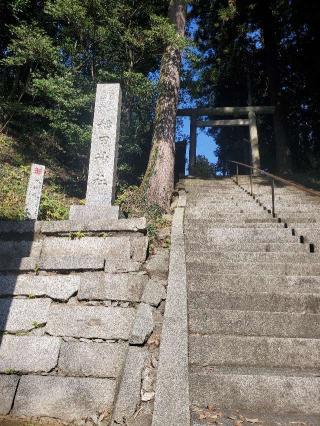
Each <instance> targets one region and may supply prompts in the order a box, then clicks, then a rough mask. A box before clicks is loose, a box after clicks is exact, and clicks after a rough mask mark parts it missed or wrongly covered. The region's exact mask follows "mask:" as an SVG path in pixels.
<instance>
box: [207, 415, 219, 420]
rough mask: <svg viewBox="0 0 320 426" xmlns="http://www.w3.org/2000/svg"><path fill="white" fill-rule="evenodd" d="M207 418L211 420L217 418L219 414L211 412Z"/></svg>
mask: <svg viewBox="0 0 320 426" xmlns="http://www.w3.org/2000/svg"><path fill="white" fill-rule="evenodd" d="M207 418H208V419H211V420H217V418H218V416H217V415H216V414H209V415H208V416H207Z"/></svg>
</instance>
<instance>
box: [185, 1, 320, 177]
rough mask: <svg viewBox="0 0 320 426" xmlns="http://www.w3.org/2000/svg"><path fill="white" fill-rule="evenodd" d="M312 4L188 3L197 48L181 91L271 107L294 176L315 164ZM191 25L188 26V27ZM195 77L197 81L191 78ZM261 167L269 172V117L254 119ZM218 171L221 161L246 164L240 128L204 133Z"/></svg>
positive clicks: (272, 149)
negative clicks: (274, 108) (211, 141)
mask: <svg viewBox="0 0 320 426" xmlns="http://www.w3.org/2000/svg"><path fill="white" fill-rule="evenodd" d="M319 15H320V3H319V2H315V1H312V2H310V3H308V6H307V7H306V5H305V4H304V3H303V2H302V1H294V2H292V1H283V0H280V1H277V0H264V1H258V0H245V1H234V0H228V1H226V0H214V1H211V2H205V1H203V0H195V1H193V2H192V6H191V16H192V18H194V20H196V23H197V26H196V27H193V28H192V29H193V33H194V36H195V42H196V45H197V50H196V52H195V54H194V56H193V58H190V62H189V64H190V67H191V68H192V69H191V71H190V70H188V72H187V73H186V79H187V80H186V81H185V86H187V87H188V91H189V93H190V94H191V95H192V96H193V100H194V102H195V103H196V104H199V105H207V106H229V105H230V106H236V105H247V104H248V86H247V77H248V75H250V77H251V85H252V102H253V105H271V104H276V105H278V110H279V111H280V112H279V113H278V114H279V116H280V121H281V123H283V125H284V126H285V133H286V138H282V139H287V143H288V145H289V148H290V150H291V152H292V156H293V160H294V166H295V169H296V171H297V170H300V171H306V170H308V169H310V168H312V169H313V170H315V171H316V170H317V169H319V165H320V145H319V138H320V126H319V114H320V108H319V84H318V75H319V72H320V61H319V60H318V59H315V56H314V52H315V51H316V50H317V48H318V45H319V41H320V33H319V31H318V26H319V24H318V20H319ZM190 22H191V21H190ZM195 76H197V78H195ZM258 120H259V122H258V125H259V142H260V155H261V160H262V165H263V167H265V168H268V169H273V168H275V166H276V164H275V158H276V155H275V154H276V144H277V143H278V141H277V140H276V139H275V137H274V130H273V123H272V117H264V116H262V115H261V116H260V117H258ZM209 134H211V135H212V136H214V137H215V138H216V142H217V145H218V149H217V152H216V154H217V156H218V164H217V168H218V170H219V171H222V172H225V171H226V166H225V164H226V163H225V162H226V160H232V159H233V160H238V161H242V162H246V163H248V162H250V161H251V158H250V149H249V135H248V131H247V129H245V128H237V129H231V128H222V129H212V130H210V131H209Z"/></svg>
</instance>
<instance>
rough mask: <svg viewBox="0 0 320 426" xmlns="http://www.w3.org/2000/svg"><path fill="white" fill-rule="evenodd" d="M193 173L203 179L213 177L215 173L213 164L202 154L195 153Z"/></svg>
mask: <svg viewBox="0 0 320 426" xmlns="http://www.w3.org/2000/svg"><path fill="white" fill-rule="evenodd" d="M194 175H195V176H197V177H199V178H204V179H209V178H213V177H215V175H216V171H215V166H214V164H212V163H210V162H209V161H208V159H207V158H206V157H205V156H204V155H197V161H196V165H195V167H194Z"/></svg>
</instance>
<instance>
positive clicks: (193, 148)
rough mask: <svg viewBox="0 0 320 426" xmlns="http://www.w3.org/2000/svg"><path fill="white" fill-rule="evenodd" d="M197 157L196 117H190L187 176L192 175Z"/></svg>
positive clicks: (193, 115)
mask: <svg viewBox="0 0 320 426" xmlns="http://www.w3.org/2000/svg"><path fill="white" fill-rule="evenodd" d="M196 157H197V116H196V115H195V114H192V115H191V116H190V146H189V175H192V174H193V170H194V167H195V165H196Z"/></svg>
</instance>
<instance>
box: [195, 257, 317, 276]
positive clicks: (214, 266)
mask: <svg viewBox="0 0 320 426" xmlns="http://www.w3.org/2000/svg"><path fill="white" fill-rule="evenodd" d="M187 270H188V273H189V274H190V276H191V277H194V274H197V273H199V272H200V273H202V274H207V275H208V276H214V275H215V274H221V273H224V274H241V275H250V274H255V275H257V276H261V275H265V274H267V275H274V276H281V275H298V276H308V275H320V263H278V262H277V263H272V264H268V263H265V262H217V261H215V260H212V261H210V259H207V260H206V262H203V261H201V260H197V261H192V262H187Z"/></svg>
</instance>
